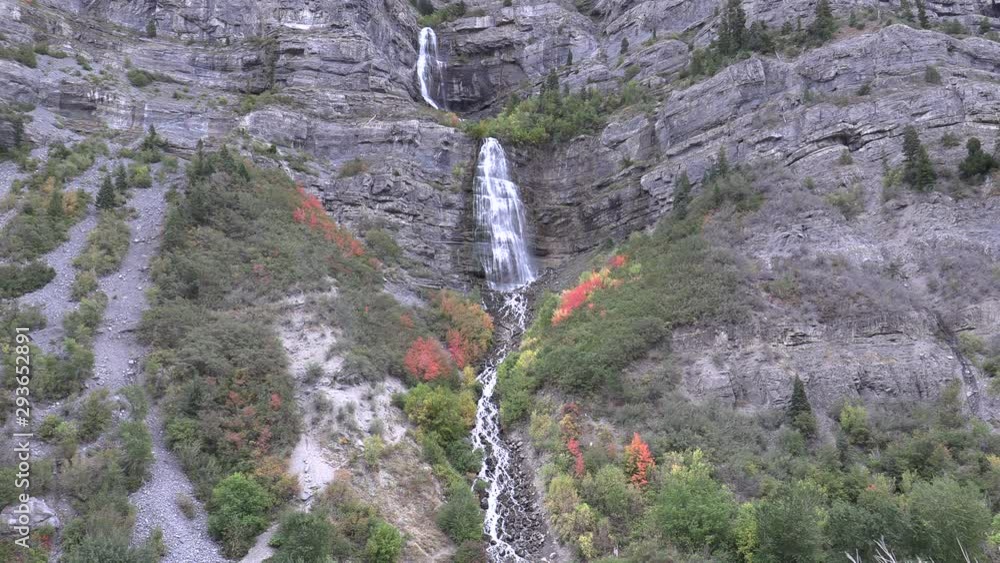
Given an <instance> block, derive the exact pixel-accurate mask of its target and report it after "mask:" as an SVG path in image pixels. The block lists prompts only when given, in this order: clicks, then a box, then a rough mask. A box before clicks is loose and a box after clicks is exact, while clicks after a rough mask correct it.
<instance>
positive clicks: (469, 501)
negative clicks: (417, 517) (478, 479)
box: [437, 484, 483, 545]
mask: <svg viewBox="0 0 1000 563" xmlns="http://www.w3.org/2000/svg"><path fill="white" fill-rule="evenodd" d="M437 525H438V528H440V529H441V531H443V532H444V533H445V534H447V536H448V537H449V538H451V540H452V541H453V542H455V544H456V545H460V544H462V543H463V542H465V541H475V540H479V539H481V538H482V536H483V511H482V510H481V509H480V508H479V499H477V498H476V495H475V494H473V492H472V490H471V489H470V488H469V487H468V486H467V485H465V484H459V485H457V486H453V487H452V488H451V489H450V490H449V491H448V501H447V502H446V503H445V504H444V505H443V506H442V507H441V509H440V510H438V513H437Z"/></svg>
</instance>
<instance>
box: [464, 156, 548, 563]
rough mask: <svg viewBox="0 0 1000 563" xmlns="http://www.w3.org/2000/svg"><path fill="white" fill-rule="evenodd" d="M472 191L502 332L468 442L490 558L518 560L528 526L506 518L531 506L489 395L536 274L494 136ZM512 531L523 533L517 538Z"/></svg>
mask: <svg viewBox="0 0 1000 563" xmlns="http://www.w3.org/2000/svg"><path fill="white" fill-rule="evenodd" d="M474 190H475V206H476V226H477V230H478V231H479V233H480V238H481V239H482V240H483V243H482V245H481V246H480V249H479V252H480V258H481V260H482V264H483V269H484V270H485V272H486V280H487V282H488V284H489V287H490V289H491V290H492V291H493V292H495V293H494V294H493V297H494V298H495V300H496V301H498V302H499V305H498V306H497V307H495V308H494V309H495V310H494V313H495V316H496V317H497V318H498V320H500V321H503V322H504V323H505V326H504V327H503V328H504V329H506V331H505V332H506V334H504V335H503V336H502V337H501V338H498V342H499V344H498V345H497V347H496V348H495V349H494V350H493V353H492V354H491V356H490V358H489V360H488V361H487V363H486V367H485V369H483V371H482V372H481V373H480V374H479V377H478V380H479V382H480V384H481V385H482V396H481V397H480V398H479V404H478V405H477V409H476V426H475V428H474V429H473V431H472V444H473V447H474V448H475V449H477V450H479V451H482V452H483V453H484V456H483V466H482V468H481V469H480V471H479V479H480V480H482V481H484V482H486V483H487V495H486V502H487V504H486V515H485V522H484V532H485V533H486V534H487V535H488V536H489V538H490V545H489V547H488V548H487V553H488V554H489V556H490V559H491V560H493V561H498V562H505V563H506V562H511V561H513V562H521V561H526V560H525V559H524V558H523V557H521V556H519V555H518V554H517V551H516V549H515V546H514V543H517V544H518V545H519V546H522V547H523V546H524V545H525V541H524V540H525V538H524V537H523V536H525V535H527V534H528V533H529V532H530V530H525V529H521V530H512V529H511V524H512V523H511V522H510V520H511V519H512V518H513V517H515V516H518V515H523V514H525V513H527V512H531V510H530V507H526V506H521V503H522V499H519V498H518V495H517V486H518V482H517V480H516V477H515V475H514V474H513V472H512V468H511V452H510V450H509V449H508V447H507V445H506V444H505V443H504V441H503V438H502V436H501V434H500V411H499V408H498V406H497V404H496V401H495V400H494V397H493V393H494V391H495V389H496V384H497V368H498V367H499V366H500V364H501V363H502V362H503V361H504V358H506V357H507V353H508V352H509V351H510V348H511V346H512V345H513V344H514V343H515V342H516V341H517V338H518V336H520V334H521V333H522V332H524V329H525V325H526V323H527V313H528V307H527V299H526V295H525V291H524V289H525V288H526V287H527V286H528V285H530V284H531V282H532V281H534V279H535V272H534V268H533V267H532V263H531V256H530V254H529V253H528V245H527V242H526V240H525V235H524V226H525V221H524V210H523V208H522V205H521V198H520V195H519V194H518V188H517V184H515V183H514V182H513V181H511V178H510V173H509V171H508V169H507V155H506V154H505V153H504V151H503V147H502V146H500V142H499V141H497V140H496V139H492V138H489V139H486V140H485V141H484V142H483V146H482V148H481V149H480V151H479V162H478V164H477V168H476V178H475V183H474ZM498 328H499V326H498ZM499 332H500V331H499V330H498V334H499ZM515 533H519V534H520V535H521V536H522V537H516V536H515V535H514V534H515Z"/></svg>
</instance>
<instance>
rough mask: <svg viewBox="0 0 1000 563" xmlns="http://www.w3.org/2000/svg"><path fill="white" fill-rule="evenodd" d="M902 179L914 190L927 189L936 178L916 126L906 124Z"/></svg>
mask: <svg viewBox="0 0 1000 563" xmlns="http://www.w3.org/2000/svg"><path fill="white" fill-rule="evenodd" d="M903 161H904V167H903V179H904V180H905V181H906V183H907V184H909V185H910V187H912V188H913V189H915V190H918V191H927V190H929V189H930V188H931V187H932V186H933V185H934V181H935V180H937V174H936V173H935V172H934V165H933V164H931V159H930V157H929V156H928V155H927V149H926V148H925V147H924V146H923V144H921V142H920V136H919V135H918V134H917V130H916V128H914V127H913V126H912V125H907V126H906V128H905V129H903Z"/></svg>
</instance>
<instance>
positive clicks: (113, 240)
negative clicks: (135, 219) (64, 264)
mask: <svg viewBox="0 0 1000 563" xmlns="http://www.w3.org/2000/svg"><path fill="white" fill-rule="evenodd" d="M130 237H131V233H130V231H129V228H128V223H126V222H125V220H124V218H123V217H122V216H121V215H120V214H116V213H110V212H105V213H102V214H101V217H100V220H99V221H98V222H97V226H96V227H94V229H93V230H92V231H91V232H90V234H89V235H87V245H86V246H85V247H84V249H83V251H81V252H80V255H79V256H77V257H76V259H74V260H73V265H74V266H75V267H76V268H77V269H80V270H83V271H84V272H88V271H89V272H94V273H95V274H97V275H99V276H106V275H108V274H110V273H111V272H114V271H116V270H118V268H119V267H120V266H121V263H122V260H123V259H124V258H125V253H126V252H128V248H129V240H130ZM81 274H82V272H81ZM81 274H77V275H78V276H79V275H81Z"/></svg>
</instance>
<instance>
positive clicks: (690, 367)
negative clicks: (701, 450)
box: [0, 0, 1000, 557]
mask: <svg viewBox="0 0 1000 563" xmlns="http://www.w3.org/2000/svg"><path fill="white" fill-rule="evenodd" d="M468 4H469V12H468V13H470V15H469V16H468V17H463V18H460V19H457V20H455V21H452V22H448V23H445V24H443V25H442V26H441V27H440V30H439V35H440V37H441V51H442V53H444V54H445V55H444V56H445V58H446V60H447V65H448V67H447V73H446V85H445V89H446V97H447V100H446V105H447V107H448V108H449V109H450V110H452V111H454V112H456V113H458V114H460V115H462V116H463V117H465V118H470V117H475V116H479V115H486V114H489V113H491V112H495V111H497V110H498V109H499V108H500V106H501V105H502V104H503V102H504V101H505V100H506V99H507V97H508V96H509V95H511V94H515V93H516V94H526V93H528V92H532V91H535V90H537V88H538V85H539V83H540V82H541V80H542V78H543V77H544V76H545V75H546V74H547V73H549V72H550V71H553V70H556V71H557V72H558V73H559V74H560V78H561V82H562V84H564V85H566V86H567V87H568V88H569V89H571V90H574V91H575V90H578V89H579V88H581V87H583V86H587V87H590V88H596V89H598V90H607V91H611V90H616V89H618V88H620V86H621V84H622V82H623V81H624V80H625V79H626V78H631V79H634V80H636V81H638V82H640V83H642V84H643V85H645V86H646V87H648V88H649V89H650V92H651V93H652V98H651V100H652V101H651V102H649V103H647V104H644V105H642V106H636V107H632V108H627V109H624V110H622V111H620V112H617V113H615V114H614V115H611V116H609V119H608V123H607V125H606V126H605V127H603V129H602V130H600V131H598V132H597V133H596V134H594V135H588V136H581V137H578V138H576V139H573V140H572V141H570V142H568V143H565V144H563V145H561V146H557V147H548V148H544V149H534V150H526V149H520V150H518V149H514V148H511V149H510V150H509V151H508V152H509V153H510V154H511V156H512V158H513V160H514V163H515V176H516V179H517V180H518V183H519V184H520V185H521V187H522V190H523V192H524V196H525V201H526V205H527V208H528V210H529V215H530V217H529V220H530V223H531V229H532V230H533V233H534V235H535V239H534V245H535V251H536V254H537V255H538V256H539V258H540V260H541V263H542V265H543V266H545V267H547V268H551V269H553V270H554V271H556V272H557V274H558V273H559V272H561V271H562V270H563V268H564V267H567V268H568V270H567V271H568V272H572V269H573V268H574V267H575V266H574V264H576V263H577V262H576V261H575V259H576V258H579V257H580V256H585V255H586V254H587V253H588V252H589V251H591V250H593V249H595V248H597V247H598V246H599V245H601V244H603V243H604V242H605V241H608V240H612V241H620V240H622V239H624V238H625V237H627V236H628V235H629V234H630V233H632V232H635V231H638V230H641V229H644V228H647V227H649V226H651V225H653V224H654V223H655V222H656V221H657V219H659V218H660V217H661V216H663V215H664V213H666V212H667V211H669V209H670V208H671V205H672V201H673V190H674V185H675V182H676V179H677V178H678V176H679V174H680V173H681V172H682V171H686V172H687V173H688V174H689V175H690V176H691V178H693V179H698V178H700V177H701V175H702V173H703V172H704V171H705V170H706V169H708V168H709V166H710V165H711V163H712V162H714V159H715V158H716V156H717V154H718V153H719V150H720V149H724V150H725V151H726V153H727V155H728V157H729V159H730V160H731V162H733V163H735V164H740V165H745V166H747V167H749V168H751V169H753V170H754V175H755V178H756V181H757V182H759V183H761V184H763V185H766V186H767V187H766V190H765V192H766V204H765V206H764V208H763V209H762V210H761V212H760V213H759V214H757V215H756V216H755V217H754V218H753V219H751V220H749V221H748V222H747V223H745V224H739V225H729V226H728V227H727V228H718V229H715V230H714V231H713V236H714V237H715V238H716V240H717V241H719V242H720V243H722V244H724V245H725V246H727V247H728V248H730V249H731V250H732V252H733V253H735V254H737V255H739V256H742V257H743V259H744V260H746V261H747V263H748V264H749V265H750V268H751V269H752V270H753V271H755V272H757V274H756V275H757V278H756V280H755V283H759V284H760V285H761V286H763V285H764V284H766V283H768V282H771V281H775V280H780V279H784V278H785V277H786V276H792V277H796V276H798V277H797V278H796V279H798V280H799V284H800V286H801V287H802V288H803V289H802V293H803V295H802V296H800V297H799V298H797V299H785V300H782V299H776V298H773V297H770V296H767V295H765V294H764V293H762V292H759V293H760V294H761V300H762V304H761V307H760V308H759V309H758V313H757V314H756V315H755V318H754V320H753V322H751V323H750V324H748V325H747V326H741V327H701V328H699V329H697V330H690V331H687V332H684V333H680V334H676V335H675V336H674V341H673V342H672V343H671V345H672V347H673V348H674V351H675V353H677V354H679V355H680V356H681V357H682V358H684V359H685V361H686V367H685V369H684V372H683V377H682V385H683V388H684V389H685V390H686V391H687V392H688V393H689V394H690V395H691V396H692V397H693V398H695V399H709V398H717V399H722V400H724V401H729V402H731V403H732V404H733V405H734V406H737V407H741V408H742V407H746V408H765V407H778V406H782V405H783V404H784V403H785V402H786V401H787V399H788V393H789V392H790V388H789V387H788V386H787V381H788V378H789V376H791V375H799V376H800V377H801V378H802V379H803V380H804V381H805V382H806V383H807V386H808V388H809V392H810V397H812V398H813V400H814V401H815V402H816V404H817V405H818V407H820V408H823V407H830V406H832V405H834V404H836V402H837V401H839V400H842V399H843V398H844V397H861V398H862V399H865V400H870V401H886V400H901V399H905V400H918V401H919V400H924V399H927V398H929V397H933V396H936V395H937V394H938V393H939V391H940V390H941V389H942V387H943V386H944V385H946V384H947V383H948V382H949V381H953V380H958V381H961V382H962V384H963V389H964V393H965V396H966V398H967V404H968V407H969V409H970V410H971V411H973V412H974V413H975V414H977V415H979V416H981V417H983V418H984V419H987V420H990V421H995V420H997V419H998V418H1000V403H997V401H996V399H993V398H992V397H991V396H990V395H989V394H988V393H987V391H986V387H987V381H986V377H985V376H984V374H983V373H982V372H981V370H980V369H979V368H977V367H976V366H975V365H973V364H972V363H971V362H969V361H968V360H967V359H966V358H965V357H964V355H963V354H964V352H963V350H962V349H961V347H960V346H959V345H958V340H957V337H956V333H958V332H962V331H972V332H974V333H975V334H978V335H979V336H981V337H983V338H986V339H991V338H992V339H996V338H998V337H1000V296H998V294H997V292H996V290H995V286H996V281H997V278H996V273H995V269H996V266H995V264H996V260H997V258H998V253H1000V229H997V227H996V226H997V225H998V224H1000V206H998V203H997V202H998V200H997V198H996V189H995V188H994V187H993V185H992V184H991V183H989V182H990V181H988V183H987V184H986V186H985V187H983V188H981V189H979V190H978V191H975V192H974V193H961V192H960V190H958V189H957V188H956V190H953V191H952V192H950V193H948V192H947V190H945V193H940V192H939V193H934V194H931V195H920V194H912V193H906V192H905V191H904V192H899V193H896V192H892V191H890V190H886V189H885V188H884V187H883V186H884V178H885V176H886V170H887V169H891V168H893V167H897V166H898V165H899V163H900V160H901V152H900V144H901V132H902V129H903V127H904V126H906V125H911V124H912V125H914V126H916V127H917V128H918V130H919V131H920V133H921V136H922V138H923V140H924V143H925V144H927V145H928V146H931V147H933V149H932V156H933V159H934V161H935V163H936V164H938V165H939V167H940V168H941V169H949V170H950V169H954V167H955V165H956V164H957V163H958V162H959V161H960V160H961V159H962V158H963V157H964V155H965V150H964V147H962V146H947V145H946V144H942V139H943V138H944V137H945V136H946V135H949V136H954V137H957V138H959V139H963V140H964V139H966V138H968V137H970V136H977V137H979V138H980V139H982V140H983V142H984V145H986V146H987V147H992V145H993V143H994V140H995V139H996V137H997V130H998V126H1000V90H998V88H997V82H998V79H1000V44H998V43H996V42H994V41H991V40H988V39H986V38H984V37H981V36H965V37H955V36H950V35H946V34H943V33H941V32H938V31H924V30H918V29H914V28H911V27H908V26H904V25H892V26H889V27H885V28H878V29H876V28H875V27H874V26H870V27H869V29H866V30H861V29H848V30H844V31H843V32H842V33H841V34H840V35H839V36H838V37H837V39H836V40H835V41H833V42H831V43H828V44H826V45H825V46H823V47H820V48H817V49H814V50H810V51H806V52H804V53H802V54H800V55H798V56H797V57H795V58H792V59H782V58H774V57H759V56H753V57H750V58H748V59H746V60H742V61H740V62H737V63H735V64H733V65H731V66H729V67H728V68H726V69H724V70H723V71H721V72H719V73H718V74H716V75H715V76H713V77H711V78H708V79H705V80H702V81H700V82H696V83H691V82H689V81H686V80H682V79H681V78H680V77H681V74H682V72H683V70H684V69H685V68H686V67H687V65H688V63H689V62H690V58H691V49H692V48H695V47H701V46H705V45H707V44H708V43H709V41H710V40H711V39H712V38H713V37H714V34H715V31H714V30H715V26H716V25H717V21H716V20H717V16H716V13H717V11H716V6H715V5H714V4H713V3H710V2H699V1H696V0H650V1H646V2H641V1H635V2H633V1H627V0H626V1H623V0H598V1H596V2H586V3H577V5H573V4H572V3H570V2H568V1H562V2H547V1H534V0H525V1H521V0H514V2H512V3H511V5H509V6H504V5H502V4H501V3H500V2H492V1H490V2H469V3H468ZM832 4H833V7H834V10H835V11H836V12H837V13H838V14H840V15H846V14H847V13H849V12H850V11H851V10H862V9H869V10H872V11H892V10H894V9H895V8H896V7H898V6H896V5H895V4H892V5H891V4H890V3H888V2H877V1H865V2H861V3H857V2H847V1H836V2H833V3H832ZM746 7H747V12H748V16H749V19H750V20H752V21H763V22H766V23H767V24H768V25H769V26H771V28H778V27H781V26H782V25H783V24H785V23H786V22H789V23H791V24H792V25H796V24H797V22H798V20H799V19H800V18H802V19H803V20H805V21H806V23H808V20H809V18H810V17H811V14H812V11H813V6H812V4H811V3H810V2H804V1H802V2H798V1H792V2H787V1H785V2H777V1H770V0H762V1H754V2H748V3H746ZM927 9H928V12H929V17H930V19H931V21H932V22H938V21H956V22H960V23H961V24H963V25H964V26H965V27H966V28H967V29H976V28H977V27H978V26H980V25H981V21H985V22H986V23H985V25H986V26H987V27H989V28H992V27H996V26H1000V20H998V19H995V16H1000V13H998V12H997V11H996V8H995V6H994V5H992V4H991V3H989V2H979V1H975V0H957V1H933V0H932V1H929V2H927ZM473 10H479V12H475V13H479V14H481V15H471V14H472V13H474V12H473ZM984 17H985V18H986V19H985V20H983V18H984ZM150 22H154V24H153V25H154V26H155V28H156V37H155V38H151V37H146V36H145V35H146V33H147V31H146V30H147V26H148V25H149V23H150ZM418 29H419V28H418V25H417V23H416V11H415V10H414V8H413V7H412V6H411V5H410V4H409V3H408V2H405V1H403V0H384V1H379V0H357V1H352V2H341V1H334V0H330V1H313V0H281V1H270V0H269V1H264V2H247V1H245V0H226V1H191V2H175V1H162V2H153V1H124V0H98V1H96V2H76V1H62V0H45V1H36V2H33V3H31V2H17V1H14V0H0V32H2V34H3V39H2V43H3V44H4V45H5V46H13V45H16V44H24V43H34V42H36V41H47V42H48V43H49V44H50V45H51V46H52V47H53V48H57V49H59V50H62V51H64V52H66V53H67V54H68V55H69V56H68V57H66V58H54V57H49V56H39V57H38V64H37V67H36V68H29V67H27V66H25V65H23V64H19V63H18V62H15V61H13V60H7V59H0V83H2V84H3V85H4V87H3V88H2V89H0V105H2V106H4V107H8V106H10V107H13V105H14V104H31V105H33V106H34V109H33V110H31V111H30V115H31V117H32V118H33V119H32V120H31V121H30V122H28V123H26V124H25V127H24V137H25V138H26V139H28V140H30V141H31V142H33V143H34V144H35V145H38V146H43V145H45V144H47V143H49V142H51V141H54V140H65V139H72V138H79V137H81V136H83V135H86V134H88V133H91V132H94V131H100V130H106V131H109V132H110V133H111V134H112V135H114V136H117V138H119V139H122V140H127V139H131V138H137V137H138V136H139V135H141V134H142V132H143V131H145V130H146V129H147V128H148V127H149V126H155V127H156V129H157V131H158V132H159V133H160V135H161V136H163V137H164V138H165V139H166V140H167V142H168V143H169V146H170V150H171V151H173V152H175V153H177V154H180V155H189V154H191V152H192V151H194V150H195V147H196V146H197V143H198V142H199V141H204V142H206V143H208V144H210V145H218V144H222V143H227V144H228V145H229V146H235V147H239V148H240V149H241V150H242V151H243V152H244V153H245V154H247V155H249V156H250V157H251V158H253V159H254V160H255V161H256V162H257V163H258V164H260V165H263V166H274V167H281V168H283V169H284V170H286V171H287V172H288V173H289V174H291V175H292V176H293V177H294V178H295V179H296V180H297V181H298V182H300V183H301V184H302V185H303V186H304V187H306V188H307V189H309V190H313V191H316V192H319V193H321V194H322V198H323V201H324V203H325V205H326V206H327V208H328V210H329V211H330V213H331V214H332V215H333V216H334V217H335V218H336V219H337V220H338V221H340V222H343V223H345V224H347V225H348V226H350V227H352V228H353V229H354V230H356V231H358V232H361V233H364V232H366V231H368V230H371V229H375V228H378V229H384V230H386V231H388V232H389V233H391V234H392V235H393V236H394V237H395V239H396V241H397V242H398V244H399V246H400V247H401V248H402V250H403V253H404V255H405V257H406V259H407V262H406V264H407V266H406V268H405V274H404V275H403V276H402V278H403V279H402V280H401V282H400V286H401V287H403V288H407V289H412V288H413V287H416V286H450V287H458V288H469V287H472V286H474V285H476V284H477V281H476V280H477V276H478V275H479V274H478V266H477V265H476V261H475V260H474V259H473V257H472V251H471V241H472V239H473V236H472V232H471V219H470V215H471V198H470V197H469V191H470V189H471V174H472V166H473V164H474V159H475V154H476V142H475V141H474V140H473V139H471V138H469V137H468V136H466V135H465V134H463V133H462V132H461V130H460V129H459V128H457V127H456V125H457V124H458V118H457V117H454V116H451V115H449V114H447V113H445V112H437V111H434V110H431V109H429V108H427V107H426V106H425V105H424V104H423V103H422V102H421V101H420V96H419V92H418V89H417V87H416V84H415V78H414V72H413V69H414V66H415V61H416V57H417V52H416V41H417V33H418ZM623 39H625V40H627V42H628V44H630V45H631V48H630V49H628V50H627V51H625V52H622V49H621V45H622V41H623ZM570 56H572V60H573V61H574V64H573V65H571V66H569V65H567V64H566V63H567V60H568V59H569V58H570ZM928 67H934V68H936V69H937V70H938V72H939V73H940V76H941V80H940V81H939V82H937V81H932V82H928V81H927V80H926V79H925V73H926V71H927V69H928ZM88 68H89V69H90V70H87V69H88ZM129 71H146V72H148V73H151V75H152V80H153V82H152V83H151V84H150V85H147V86H144V87H141V88H140V87H137V86H136V85H134V81H130V80H129V78H128V73H129ZM15 129H16V128H14V127H13V126H12V125H10V124H9V123H8V122H7V121H4V120H2V119H0V147H6V146H12V145H14V144H16V142H17V141H16V140H15V133H16V132H17V134H18V135H20V133H19V132H18V131H19V130H17V131H16V130H15ZM845 153H847V154H849V155H850V162H847V161H846V160H844V159H842V155H843V154H845ZM942 183H944V184H946V185H954V186H958V185H959V181H958V180H957V179H956V178H944V179H943V180H942ZM852 191H853V192H852ZM847 192H852V193H856V194H857V200H858V202H859V205H860V210H858V211H857V212H856V213H852V214H851V216H850V218H848V217H846V216H845V214H844V213H842V212H841V211H840V210H838V208H837V207H835V206H834V205H832V204H831V203H830V201H831V199H830V197H829V196H830V195H831V194H837V193H847ZM567 265H568V266H567ZM809 272H813V274H812V275H811V277H810V275H809ZM567 275H569V274H567ZM554 277H555V278H556V279H559V276H558V275H557V276H554ZM848 286H849V288H848V289H845V288H847V287H848ZM758 289H759V288H758ZM429 557H430V556H429Z"/></svg>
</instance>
